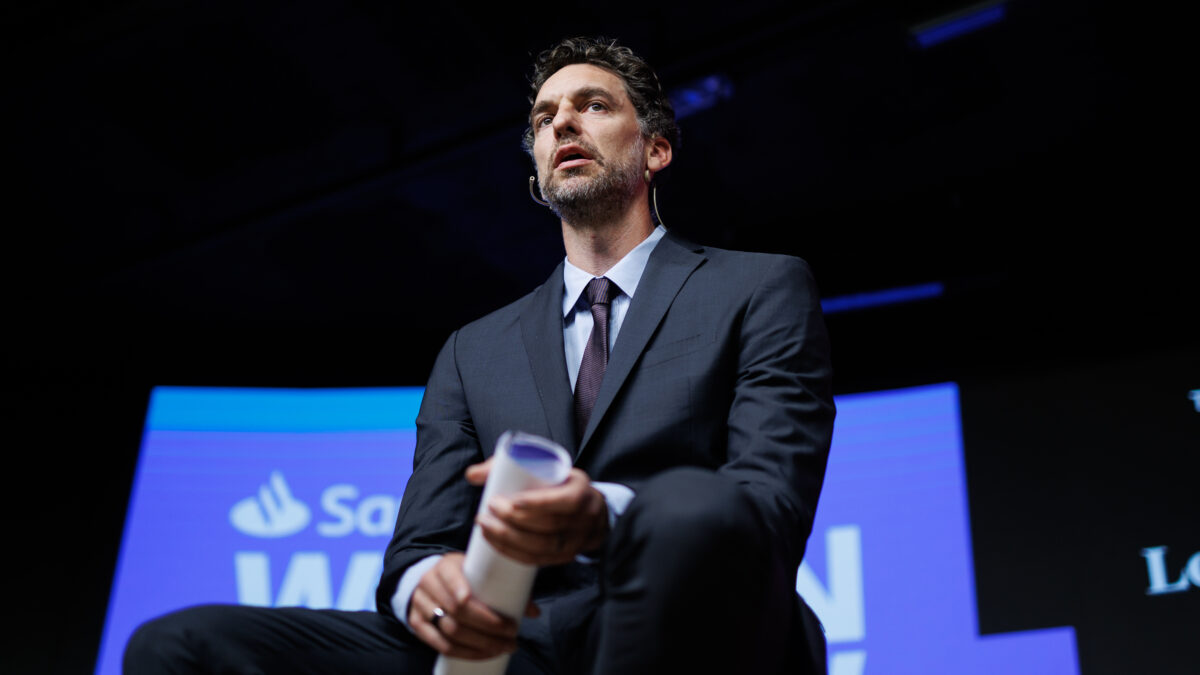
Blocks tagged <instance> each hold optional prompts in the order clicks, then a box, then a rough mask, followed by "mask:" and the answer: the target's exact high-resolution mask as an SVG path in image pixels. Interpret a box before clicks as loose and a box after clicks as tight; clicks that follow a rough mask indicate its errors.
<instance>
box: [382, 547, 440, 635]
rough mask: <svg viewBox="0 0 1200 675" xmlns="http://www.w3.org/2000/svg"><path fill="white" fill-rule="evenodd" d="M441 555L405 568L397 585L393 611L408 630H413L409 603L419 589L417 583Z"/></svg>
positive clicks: (421, 560) (393, 595)
mask: <svg viewBox="0 0 1200 675" xmlns="http://www.w3.org/2000/svg"><path fill="white" fill-rule="evenodd" d="M441 559H442V556H441V555H431V556H427V557H425V558H421V559H420V560H418V561H417V562H416V563H415V564H413V565H411V566H409V568H408V569H406V570H404V574H402V575H401V576H400V583H399V584H398V585H397V586H396V592H395V593H394V594H392V612H394V613H395V614H396V618H397V619H400V623H402V624H404V627H405V628H407V629H408V630H410V631H411V630H412V626H410V625H408V603H409V602H410V601H411V600H412V596H413V592H415V591H416V590H417V584H419V583H420V582H421V577H423V576H425V573H426V572H428V571H429V570H430V569H432V568H433V566H434V565H436V564H437V561H439V560H441Z"/></svg>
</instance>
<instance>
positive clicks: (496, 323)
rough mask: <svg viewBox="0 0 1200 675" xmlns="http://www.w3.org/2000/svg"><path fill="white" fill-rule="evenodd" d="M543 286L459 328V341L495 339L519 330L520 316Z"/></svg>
mask: <svg viewBox="0 0 1200 675" xmlns="http://www.w3.org/2000/svg"><path fill="white" fill-rule="evenodd" d="M543 286H545V284H542V285H539V286H537V287H536V288H534V289H533V290H532V291H530V292H528V293H526V294H525V295H523V296H521V297H520V298H518V299H516V300H514V301H513V302H510V303H508V304H507V305H505V306H503V307H501V308H499V309H497V310H494V311H492V312H489V313H487V314H485V315H484V316H481V317H479V318H478V319H475V320H474V321H471V322H470V323H468V324H466V325H464V326H463V327H462V328H459V329H458V335H459V339H460V340H463V339H466V340H474V339H495V338H496V337H497V336H499V335H503V334H504V333H505V332H506V331H511V330H518V329H519V328H520V323H521V315H522V314H524V313H525V311H526V309H527V308H528V307H529V305H530V304H531V303H533V302H534V301H535V299H536V298H537V296H538V294H539V293H541V292H542V289H543Z"/></svg>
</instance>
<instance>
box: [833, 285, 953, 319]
mask: <svg viewBox="0 0 1200 675" xmlns="http://www.w3.org/2000/svg"><path fill="white" fill-rule="evenodd" d="M945 292H946V288H945V286H944V285H943V284H942V283H941V282H940V281H935V282H932V283H928V284H918V285H916V286H901V287H900V288H889V289H887V290H883V291H870V292H867V293H854V294H851V295H839V296H837V297H833V298H826V299H825V300H822V301H821V310H822V311H824V312H825V313H826V314H836V313H838V312H850V311H854V310H856V309H866V308H868V307H878V306H880V305H894V304H897V303H901V302H913V301H916V300H926V299H929V298H936V297H938V296H940V295H942V294H943V293H945Z"/></svg>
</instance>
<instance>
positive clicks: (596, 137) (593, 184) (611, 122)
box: [530, 64, 646, 220]
mask: <svg viewBox="0 0 1200 675" xmlns="http://www.w3.org/2000/svg"><path fill="white" fill-rule="evenodd" d="M530 124H531V126H532V128H533V132H534V143H533V157H534V162H535V163H536V165H537V171H538V177H539V184H540V186H541V189H542V195H543V196H544V197H545V198H546V200H547V201H549V202H550V203H551V204H552V205H553V206H554V207H555V210H556V211H558V212H559V213H560V215H564V217H565V216H566V214H565V213H564V211H566V212H575V211H578V210H579V209H581V208H585V207H588V208H596V207H598V206H600V205H601V204H614V202H624V201H626V200H628V199H629V198H631V197H632V196H633V194H634V193H635V192H636V191H637V188H638V186H639V183H640V181H641V180H642V171H643V169H644V168H645V167H644V165H645V162H646V158H645V157H644V154H645V147H646V146H645V140H644V139H643V137H642V133H641V129H640V127H639V126H638V122H637V113H636V111H635V110H634V107H633V103H632V102H631V101H630V100H629V96H628V94H627V93H626V91H625V84H624V82H622V80H621V78H620V77H618V76H617V75H615V74H613V73H612V72H610V71H608V70H605V69H603V68H600V67H597V66H593V65H589V64H574V65H570V66H566V67H564V68H562V69H561V70H559V71H558V72H556V73H554V74H553V75H551V76H550V78H549V79H547V80H546V82H545V84H543V85H542V88H541V89H540V90H539V91H538V95H537V99H536V100H535V102H534V105H533V110H532V112H531V113H530ZM581 215H582V214H581ZM568 220H570V219H568Z"/></svg>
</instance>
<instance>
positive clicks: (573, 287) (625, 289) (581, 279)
mask: <svg viewBox="0 0 1200 675" xmlns="http://www.w3.org/2000/svg"><path fill="white" fill-rule="evenodd" d="M666 233H667V228H665V227H663V226H662V225H659V226H658V227H656V228H654V231H653V232H651V233H650V236H649V237H646V238H645V239H644V240H642V243H640V244H638V245H637V246H634V247H633V250H632V251H630V252H629V253H626V254H625V257H624V258H621V260H620V261H618V262H617V264H616V265H613V266H612V267H611V268H609V270H608V271H607V272H605V273H604V276H606V277H608V280H609V281H611V282H613V283H614V284H616V285H617V288H620V289H621V292H622V293H624V294H625V295H627V296H629V297H630V298H631V299H632V298H633V294H634V292H636V291H637V285H638V282H639V281H641V279H642V272H645V271H646V262H647V261H649V260H650V252H651V251H653V250H654V247H655V246H656V245H658V242H659V240H660V239H662V238H663V236H664V235H665V234H666ZM594 278H595V277H593V276H592V275H591V274H588V273H587V272H584V271H583V270H581V269H579V268H578V267H576V266H574V265H572V264H571V261H570V260H566V259H563V288H564V292H563V317H570V316H571V314H572V312H574V311H575V305H576V303H578V302H579V297H580V296H581V295H583V288H584V287H585V286H587V283H588V282H589V281H591V280H592V279H594Z"/></svg>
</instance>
